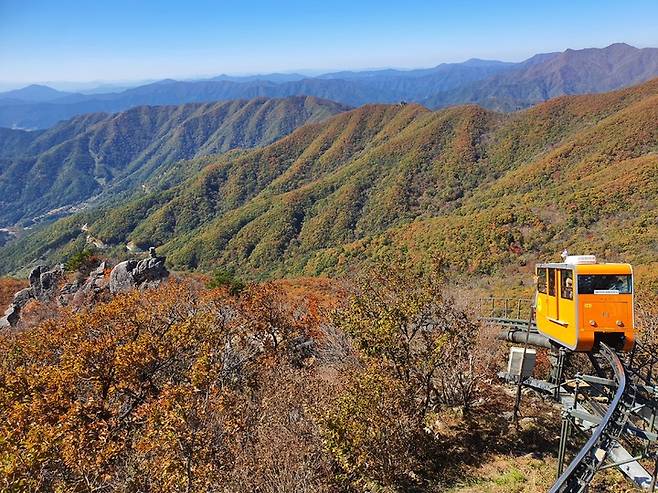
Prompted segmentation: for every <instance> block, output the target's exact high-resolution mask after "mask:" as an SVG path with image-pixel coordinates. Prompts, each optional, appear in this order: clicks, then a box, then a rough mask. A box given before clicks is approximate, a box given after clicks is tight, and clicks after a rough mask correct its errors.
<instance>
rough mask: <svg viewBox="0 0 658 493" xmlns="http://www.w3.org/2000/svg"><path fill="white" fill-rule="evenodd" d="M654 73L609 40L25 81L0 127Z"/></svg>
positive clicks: (641, 54)
mask: <svg viewBox="0 0 658 493" xmlns="http://www.w3.org/2000/svg"><path fill="white" fill-rule="evenodd" d="M656 76H658V49H656V48H644V49H638V48H634V47H632V46H629V45H627V44H621V43H618V44H613V45H611V46H608V47H606V48H602V49H596V48H592V49H584V50H567V51H565V52H562V53H546V54H540V55H535V56H533V57H531V58H530V59H528V60H526V61H524V62H521V63H505V62H499V61H488V60H477V59H473V60H468V61H466V62H464V63H449V64H441V65H438V66H436V67H434V68H429V69H420V70H408V71H402V70H374V71H362V72H349V71H346V72H335V73H330V74H324V75H320V76H318V77H304V76H303V75H301V74H269V75H262V76H247V77H233V76H226V75H220V76H218V77H215V78H213V79H209V80H203V81H174V80H163V81H159V82H156V83H152V84H146V85H143V86H139V87H135V88H131V89H127V90H125V91H121V92H112V93H100V94H75V93H63V92H58V91H55V90H53V89H50V88H47V87H43V86H30V87H28V88H24V89H20V90H17V91H10V92H6V93H0V126H2V127H10V128H23V129H35V128H47V127H50V126H52V125H54V124H55V123H57V122H58V121H61V120H66V119H69V118H71V117H73V116H76V115H80V114H84V113H91V112H118V111H123V110H126V109H129V108H131V107H134V106H140V105H170V104H182V103H197V102H211V101H221V100H229V99H251V98H254V97H261V96H262V97H288V96H294V95H309V96H316V97H320V98H325V99H330V100H333V101H337V102H340V103H342V104H346V105H350V106H360V105H362V104H366V103H394V102H399V101H408V102H418V103H421V104H423V105H425V106H427V107H428V108H440V107H445V106H450V105H456V104H463V103H477V104H479V105H481V106H483V107H485V108H488V109H495V110H500V111H512V110H516V109H521V108H527V107H529V106H531V105H533V104H536V103H538V102H542V101H545V100H547V99H550V98H552V97H556V96H560V95H565V94H583V93H596V92H604V91H610V90H614V89H618V88H622V87H626V86H629V85H633V84H638V83H641V82H644V81H646V80H649V79H651V78H652V77H656Z"/></svg>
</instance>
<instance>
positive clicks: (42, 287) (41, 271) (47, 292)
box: [29, 265, 64, 301]
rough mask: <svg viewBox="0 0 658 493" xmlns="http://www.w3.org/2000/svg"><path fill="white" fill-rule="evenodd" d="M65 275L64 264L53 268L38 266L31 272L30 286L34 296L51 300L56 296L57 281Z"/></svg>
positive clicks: (40, 299)
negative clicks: (47, 268) (46, 268)
mask: <svg viewBox="0 0 658 493" xmlns="http://www.w3.org/2000/svg"><path fill="white" fill-rule="evenodd" d="M62 277H64V266H62V265H58V266H57V267H55V268H53V269H52V270H48V271H47V270H45V267H43V266H38V267H35V268H34V269H32V272H30V277H29V279H30V287H31V288H32V292H33V294H34V297H35V298H36V299H38V300H39V301H50V300H52V299H53V298H54V296H55V291H56V289H57V283H58V281H59V280H60V279H62Z"/></svg>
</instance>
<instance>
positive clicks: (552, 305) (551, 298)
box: [547, 269, 560, 320]
mask: <svg viewBox="0 0 658 493" xmlns="http://www.w3.org/2000/svg"><path fill="white" fill-rule="evenodd" d="M559 310H560V309H559V301H558V297H557V275H556V271H555V269H548V310H547V314H548V318H552V319H553V320H559V319H560V316H559V315H560V311H559Z"/></svg>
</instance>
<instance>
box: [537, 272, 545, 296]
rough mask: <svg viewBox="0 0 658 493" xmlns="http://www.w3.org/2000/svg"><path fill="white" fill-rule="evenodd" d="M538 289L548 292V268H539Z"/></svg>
mask: <svg viewBox="0 0 658 493" xmlns="http://www.w3.org/2000/svg"><path fill="white" fill-rule="evenodd" d="M537 291H538V292H540V293H544V294H546V268H545V267H540V268H538V269H537Z"/></svg>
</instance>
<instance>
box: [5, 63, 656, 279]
mask: <svg viewBox="0 0 658 493" xmlns="http://www.w3.org/2000/svg"><path fill="white" fill-rule="evenodd" d="M564 56H565V57H566V58H570V56H571V55H570V54H564ZM560 57H561V55H560ZM554 60H557V58H554ZM541 63H543V62H541ZM558 72H559V71H558ZM341 109H342V108H334V110H341ZM140 111H147V110H144V109H143V110H140ZM138 140H139V139H138ZM86 144H87V141H86V140H85V145H83V146H80V149H81V151H82V150H84V149H86ZM19 145H21V143H20V142H19V143H15V144H14V147H16V146H19ZM194 163H197V164H194ZM174 167H175V168H176V167H178V168H180V169H187V170H188V171H189V173H188V174H187V176H186V177H179V178H178V179H177V180H173V181H171V182H170V183H168V184H166V185H165V186H161V187H158V186H154V187H151V186H147V187H146V189H142V190H137V191H135V192H134V193H133V195H132V196H131V197H130V198H126V199H125V200H122V201H121V203H114V204H107V205H106V206H104V207H102V208H100V209H89V210H86V211H84V212H81V213H79V214H75V215H73V216H70V217H67V218H64V219H62V220H60V221H57V222H55V223H53V224H51V225H49V226H47V227H45V228H41V229H40V230H37V231H35V232H34V233H33V234H31V235H29V236H27V237H25V238H22V239H19V240H17V241H15V242H13V243H11V244H9V245H7V246H5V247H4V248H2V249H0V272H8V271H13V270H16V269H18V268H21V267H23V266H25V265H29V264H31V263H34V262H36V261H44V260H45V261H49V260H50V261H52V260H54V259H61V258H67V256H69V255H71V254H73V253H74V252H76V251H79V250H80V249H82V248H84V247H85V245H86V244H87V242H88V241H89V238H93V239H94V240H93V241H95V242H97V243H98V244H100V245H102V247H103V248H106V249H107V252H108V253H110V254H112V255H117V256H121V255H125V252H126V245H129V244H130V245H136V246H139V247H142V248H145V247H148V246H157V247H159V250H158V251H159V252H161V253H163V254H166V255H167V258H168V262H169V263H170V264H171V265H172V266H173V267H175V268H177V269H202V270H209V269H212V268H214V267H221V268H224V269H233V270H235V271H236V272H237V273H238V274H239V275H242V276H246V277H249V278H263V277H267V276H279V275H299V274H302V275H317V274H332V273H339V272H342V271H343V270H344V269H346V268H347V266H349V265H352V264H353V263H354V262H359V261H362V260H364V259H368V258H377V257H381V256H384V255H386V254H387V253H390V252H392V251H399V250H400V249H403V250H405V251H406V252H408V254H409V255H410V256H411V257H412V258H414V259H416V260H417V261H418V262H419V263H420V262H424V261H426V260H427V259H428V258H430V257H431V256H433V255H440V256H442V257H443V258H445V259H446V260H447V261H448V262H449V263H450V265H451V266H452V267H454V268H457V269H460V270H462V271H464V272H478V273H485V274H486V273H492V272H494V271H498V272H505V270H504V269H507V268H518V266H519V264H520V263H521V265H525V264H526V263H527V264H528V265H530V264H531V263H533V262H534V261H535V260H537V259H538V258H544V259H545V258H551V257H553V256H554V255H555V254H556V253H557V252H560V251H561V250H562V249H564V248H565V247H567V248H569V250H570V251H576V252H588V253H594V254H598V255H601V256H603V257H604V258H605V259H607V260H609V261H612V260H616V259H621V258H623V259H624V260H625V261H629V262H632V263H634V264H638V265H645V266H647V265H650V264H651V263H652V262H654V263H655V261H656V258H655V251H656V246H657V245H658V228H656V223H655V220H656V212H657V205H656V201H655V198H656V196H658V180H657V177H658V79H654V80H652V81H650V82H647V83H644V84H642V85H638V86H636V87H632V88H628V89H623V90H618V91H615V92H609V93H604V94H598V95H586V96H563V97H559V98H556V99H552V100H550V101H548V102H545V103H542V104H539V105H536V106H535V107H533V108H531V109H528V110H525V111H520V112H515V113H512V114H501V113H497V112H493V111H490V110H486V109H483V108H481V107H478V106H476V105H465V106H458V107H454V108H447V109H441V110H437V111H430V110H428V109H426V108H425V107H423V106H420V105H418V104H394V105H382V104H376V105H365V106H362V107H360V108H357V109H354V110H351V111H340V112H339V113H338V114H336V115H335V116H333V117H331V118H328V119H326V120H324V121H322V122H320V123H314V124H307V125H304V126H301V127H300V128H298V129H297V130H295V131H293V132H292V133H291V134H289V135H288V136H285V137H283V138H281V139H279V140H277V141H275V142H273V143H271V144H269V145H267V146H264V147H260V148H256V149H252V150H246V151H244V152H241V153H228V154H223V155H220V156H214V157H210V158H205V159H204V160H202V161H201V162H199V160H194V161H192V162H189V163H188V164H185V166H181V165H178V166H174ZM151 179H152V178H151ZM149 180H150V179H149ZM149 180H147V181H146V183H147V184H149V183H150V181H149ZM83 226H84V227H83ZM83 230H84V231H83ZM501 269H502V270H501Z"/></svg>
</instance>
